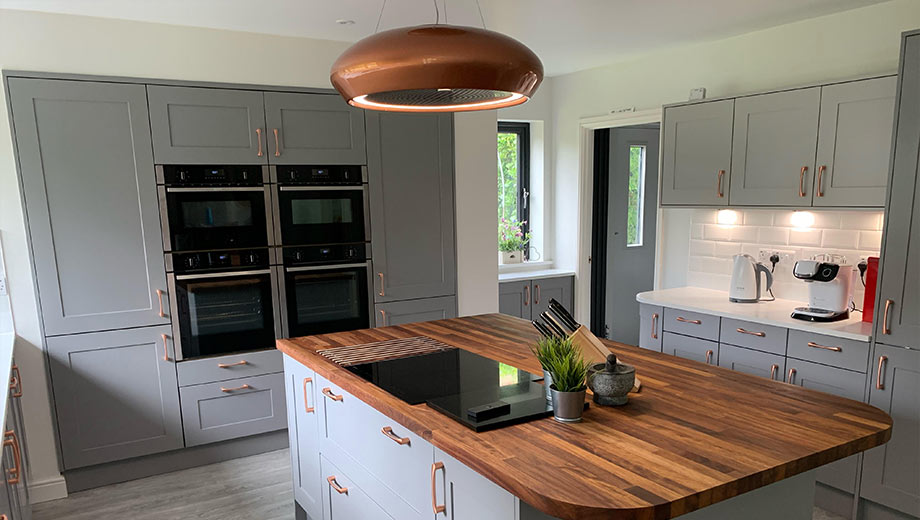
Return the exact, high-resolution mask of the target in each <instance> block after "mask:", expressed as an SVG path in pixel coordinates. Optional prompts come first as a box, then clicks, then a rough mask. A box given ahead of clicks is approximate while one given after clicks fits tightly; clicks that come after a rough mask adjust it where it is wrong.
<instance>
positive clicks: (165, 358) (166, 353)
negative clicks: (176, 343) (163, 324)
mask: <svg viewBox="0 0 920 520" xmlns="http://www.w3.org/2000/svg"><path fill="white" fill-rule="evenodd" d="M160 338H161V339H162V340H163V361H169V347H167V341H166V338H167V336H166V334H160Z"/></svg>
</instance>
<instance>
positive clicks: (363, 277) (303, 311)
mask: <svg viewBox="0 0 920 520" xmlns="http://www.w3.org/2000/svg"><path fill="white" fill-rule="evenodd" d="M285 271H286V272H285V293H286V300H287V301H286V305H287V323H288V335H289V336H290V337H297V336H308V335H311V334H323V333H327V332H341V331H346V330H355V329H366V328H368V327H369V326H370V309H369V307H368V305H369V299H368V267H367V264H347V265H342V266H336V267H319V268H317V267H289V268H287V269H286V270H285Z"/></svg>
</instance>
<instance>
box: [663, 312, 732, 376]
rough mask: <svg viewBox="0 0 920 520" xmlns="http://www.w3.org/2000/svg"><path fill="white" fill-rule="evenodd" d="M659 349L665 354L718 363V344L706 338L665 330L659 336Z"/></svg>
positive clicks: (712, 363)
mask: <svg viewBox="0 0 920 520" xmlns="http://www.w3.org/2000/svg"><path fill="white" fill-rule="evenodd" d="M665 312H667V311H665ZM661 351H662V352H664V353H665V354H671V355H672V356H677V357H682V358H684V359H692V360H693V361H699V362H700V363H707V364H710V365H718V364H719V344H718V343H717V342H715V341H710V340H707V339H699V338H691V337H689V336H681V335H680V334H674V333H673V332H665V333H664V335H663V336H662V338H661Z"/></svg>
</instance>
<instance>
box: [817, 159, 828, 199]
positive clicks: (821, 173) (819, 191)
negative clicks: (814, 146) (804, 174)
mask: <svg viewBox="0 0 920 520" xmlns="http://www.w3.org/2000/svg"><path fill="white" fill-rule="evenodd" d="M826 169H827V166H824V165H823V164H822V165H821V166H818V189H817V191H816V192H815V195H817V196H819V197H823V196H824V170H826Z"/></svg>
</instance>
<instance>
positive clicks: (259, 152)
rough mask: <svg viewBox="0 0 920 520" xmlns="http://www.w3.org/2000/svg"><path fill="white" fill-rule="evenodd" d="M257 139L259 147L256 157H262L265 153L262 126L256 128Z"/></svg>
mask: <svg viewBox="0 0 920 520" xmlns="http://www.w3.org/2000/svg"><path fill="white" fill-rule="evenodd" d="M256 140H257V141H259V149H258V151H257V152H256V157H262V156H263V155H265V154H264V153H262V129H261V128H256Z"/></svg>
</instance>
